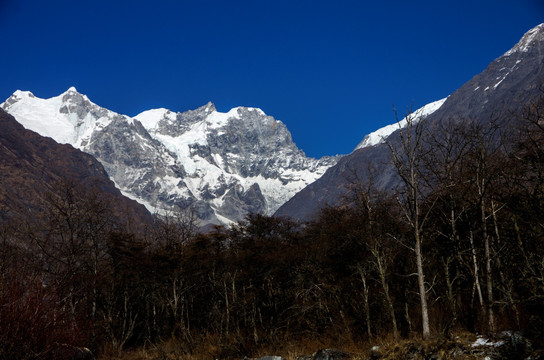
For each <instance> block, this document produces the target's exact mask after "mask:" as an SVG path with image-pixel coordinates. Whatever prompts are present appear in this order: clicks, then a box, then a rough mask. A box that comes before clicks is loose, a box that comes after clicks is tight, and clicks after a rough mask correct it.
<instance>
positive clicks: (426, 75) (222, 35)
mask: <svg viewBox="0 0 544 360" xmlns="http://www.w3.org/2000/svg"><path fill="white" fill-rule="evenodd" d="M542 22H544V0H511V1H503V0H457V1H436V0H434V1H406V0H402V1H397V0H395V1H364V0H356V1H351V0H334V1H333V0H331V1H321V0H251V1H249V0H247V1H246V0H154V1H139V0H132V1H128V0H127V1H117V0H93V1H83V0H82V1H74V0H66V1H64V0H49V1H43V0H0V46H1V52H0V69H1V70H2V72H1V74H2V75H1V80H0V101H3V100H4V99H6V98H7V97H9V96H10V95H11V94H12V93H13V92H14V91H15V90H17V89H21V90H29V91H32V92H33V93H34V94H35V95H36V96H39V97H52V96H56V95H58V94H60V93H62V92H64V91H65V90H66V89H68V87H70V86H75V87H76V88H77V89H78V90H79V91H80V92H82V93H84V94H86V95H88V96H89V98H90V99H91V100H92V101H93V102H95V103H97V104H98V105H101V106H104V107H106V108H108V109H111V110H113V111H116V112H119V113H122V114H126V115H130V116H134V115H136V114H138V113H140V112H141V111H144V110H147V109H151V108H158V107H164V108H168V109H171V110H173V111H185V110H190V109H195V108H197V107H199V106H201V105H204V104H206V103H207V102H208V101H212V102H213V103H214V104H215V105H216V107H217V109H218V110H219V111H224V112H226V111H228V110H229V109H230V108H232V107H235V106H253V107H259V108H261V109H263V110H264V111H265V112H266V113H267V114H268V115H271V116H274V118H276V119H278V120H282V121H283V122H284V123H285V124H287V127H288V128H289V130H290V131H291V133H292V135H293V139H294V141H295V142H296V143H297V145H298V146H299V147H300V148H302V149H303V150H304V151H305V152H306V154H307V155H310V156H314V157H319V156H323V155H334V154H344V153H349V152H351V151H352V150H353V148H354V147H355V146H356V145H357V144H358V143H359V141H361V140H362V138H363V137H364V135H366V134H367V133H369V132H372V131H374V130H376V129H378V128H380V127H382V126H384V125H388V124H390V123H393V122H394V121H395V118H394V115H393V111H392V106H393V105H395V107H396V108H398V109H399V112H400V111H402V112H403V111H404V110H405V109H406V108H407V107H409V106H410V105H412V106H413V107H414V109H415V108H418V107H420V106H423V105H425V104H426V103H429V102H432V101H435V100H438V99H440V98H443V97H446V96H447V95H449V94H450V93H452V92H453V91H455V90H456V89H457V88H459V87H460V86H461V85H462V84H463V83H465V82H466V81H468V80H469V79H470V78H472V77H473V76H474V75H476V74H478V73H479V72H481V71H482V70H483V69H484V68H485V67H486V66H487V65H488V64H489V63H490V62H491V61H493V60H494V59H495V58H497V57H499V56H500V55H502V54H503V53H504V52H506V51H507V50H509V49H510V48H511V47H512V46H513V45H514V44H515V43H516V42H517V41H518V40H519V39H520V38H521V36H522V35H523V34H524V33H525V32H526V31H527V30H529V29H530V28H532V27H534V26H536V25H538V24H539V23H542Z"/></svg>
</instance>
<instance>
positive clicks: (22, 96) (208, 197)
mask: <svg viewBox="0 0 544 360" xmlns="http://www.w3.org/2000/svg"><path fill="white" fill-rule="evenodd" d="M0 106H1V107H2V108H3V109H5V110H6V111H7V112H9V113H10V114H12V115H13V116H14V117H15V118H16V119H17V121H19V122H20V123H21V124H22V125H23V126H24V127H25V128H27V129H31V130H34V131H36V132H38V133H39V134H40V135H43V136H48V137H51V138H53V139H54V140H56V141H57V142H59V143H68V144H71V145H73V146H74V147H76V148H79V149H81V150H83V151H85V152H87V153H90V154H92V155H94V156H95V157H96V158H97V159H98V160H99V161H100V162H101V163H102V164H103V165H104V167H105V169H106V171H107V172H108V174H109V176H110V177H111V179H112V180H113V181H114V182H115V183H116V185H117V186H118V187H119V188H120V189H121V190H122V191H123V193H124V194H125V195H127V196H129V197H130V198H132V199H135V200H137V201H139V202H141V203H142V204H144V205H146V206H147V207H148V208H149V209H150V210H151V211H158V212H161V211H167V210H177V209H191V210H192V211H194V212H195V214H196V216H197V218H199V219H200V220H201V224H202V225H204V224H208V223H215V224H220V223H229V222H232V221H237V220H240V219H242V218H243V217H244V216H245V214H247V213H248V212H256V213H264V214H272V213H274V211H276V210H277V209H278V208H279V207H280V206H281V205H282V204H283V203H285V202H286V201H287V200H289V199H290V198H291V197H292V196H293V195H294V194H295V193H296V192H298V191H300V190H301V189H302V188H304V187H305V186H306V185H308V184H309V183H311V182H313V181H315V180H316V179H317V178H319V177H320V176H321V175H322V174H323V173H324V172H325V170H326V169H327V168H329V167H330V166H332V165H334V164H335V163H336V162H337V160H338V157H325V158H322V159H313V158H308V157H306V156H305V154H304V153H303V152H302V151H301V150H299V149H298V148H297V146H296V145H295V143H293V141H292V139H291V134H290V133H289V131H288V130H287V128H286V127H285V125H284V124H283V123H282V122H281V121H278V120H275V119H274V118H272V117H271V116H267V115H266V114H265V113H264V112H263V111H262V110H260V109H256V108H246V107H238V108H234V109H232V110H230V111H228V112H226V113H222V112H219V111H217V110H216V109H215V107H214V105H213V104H212V103H208V104H206V105H205V106H202V107H200V108H198V109H196V110H191V111H186V112H183V113H175V112H172V111H170V110H168V109H153V110H148V111H144V112H143V113H141V114H139V115H137V116H135V117H129V116H126V115H121V114H117V113H115V112H112V111H110V110H107V109H105V108H102V107H100V106H98V105H96V104H94V103H92V102H91V101H90V100H89V99H88V98H87V96H85V95H82V94H80V93H79V92H77V90H76V89H75V88H73V87H72V88H70V89H68V90H67V91H66V92H64V93H63V94H61V95H59V96H56V97H53V98H50V99H41V98H38V97H36V96H34V95H33V94H32V93H30V92H28V91H19V90H18V91H16V92H15V93H14V94H13V95H12V96H11V97H10V98H8V99H7V100H6V101H5V102H4V103H2V104H1V105H0Z"/></svg>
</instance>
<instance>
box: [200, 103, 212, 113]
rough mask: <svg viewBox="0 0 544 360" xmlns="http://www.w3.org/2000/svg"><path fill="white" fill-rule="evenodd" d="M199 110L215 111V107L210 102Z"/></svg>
mask: <svg viewBox="0 0 544 360" xmlns="http://www.w3.org/2000/svg"><path fill="white" fill-rule="evenodd" d="M200 109H202V110H204V111H206V112H213V111H216V109H215V105H214V104H213V103H212V102H211V101H208V103H207V104H206V105H204V106H202V107H200Z"/></svg>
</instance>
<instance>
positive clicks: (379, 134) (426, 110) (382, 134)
mask: <svg viewBox="0 0 544 360" xmlns="http://www.w3.org/2000/svg"><path fill="white" fill-rule="evenodd" d="M446 99H447V98H444V99H441V100H437V101H434V102H432V103H429V104H427V105H425V106H423V107H421V108H419V109H417V110H416V111H414V112H413V113H412V114H411V115H410V116H412V118H413V120H414V121H416V122H417V121H419V120H420V119H421V118H424V117H426V116H429V115H431V114H432V113H434V112H435V111H436V110H438V109H440V107H441V106H442V104H443V103H444V102H445V101H446ZM405 126H406V118H403V119H402V120H400V121H399V122H398V123H395V124H391V125H387V126H384V127H383V128H381V129H378V130H376V131H374V132H371V133H370V134H368V135H366V136H365V137H364V138H363V141H361V142H360V143H359V145H357V147H356V148H355V150H357V149H361V148H364V147H368V146H374V145H376V144H380V143H383V142H385V140H386V139H387V138H388V137H389V135H391V134H392V133H393V132H395V131H396V130H398V129H402V128H404V127H405Z"/></svg>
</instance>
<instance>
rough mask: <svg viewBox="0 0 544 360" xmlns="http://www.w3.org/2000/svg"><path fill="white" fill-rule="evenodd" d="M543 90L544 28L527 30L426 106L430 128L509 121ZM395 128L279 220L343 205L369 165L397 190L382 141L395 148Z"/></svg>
mask: <svg viewBox="0 0 544 360" xmlns="http://www.w3.org/2000/svg"><path fill="white" fill-rule="evenodd" d="M542 85H544V24H541V25H538V26H536V27H535V28H533V29H531V30H529V31H528V32H527V33H526V34H525V35H524V36H523V38H522V39H521V40H520V41H519V42H518V44H516V45H515V46H514V47H513V48H512V49H511V50H509V51H508V52H506V53H505V54H504V55H503V56H501V57H499V58H498V59H496V60H495V61H493V62H492V63H491V64H489V66H488V67H487V68H486V69H485V70H484V71H483V72H481V73H480V74H478V75H476V76H474V77H473V78H472V79H471V80H469V81H468V82H467V83H465V84H464V85H463V86H462V87H461V88H459V89H458V90H457V91H455V92H454V93H453V94H451V95H450V96H449V97H448V98H447V99H446V100H445V101H443V103H442V104H440V103H439V102H435V103H431V104H429V105H427V106H426V108H428V109H429V108H431V109H432V110H434V111H432V112H427V111H423V113H427V121H428V122H429V123H432V122H439V121H441V120H446V119H449V118H459V119H462V118H466V119H468V118H470V119H476V120H478V121H479V122H482V123H484V122H487V121H489V120H490V119H491V118H501V117H503V118H504V117H508V116H509V115H510V111H515V110H517V108H519V107H520V106H522V105H523V104H526V103H527V102H528V101H531V100H532V99H534V98H536V96H538V95H539V94H540V90H539V87H540V86H542ZM433 104H434V105H433ZM439 104H440V106H438V107H437V106H436V105H439ZM422 109H425V107H424V108H422ZM422 109H420V110H418V111H422ZM418 111H416V112H415V115H417V112H418ZM401 125H402V124H401ZM395 127H396V128H397V129H398V125H397V124H395V125H391V126H390V127H386V128H384V129H381V130H379V131H377V132H376V133H375V134H374V133H373V134H371V135H370V136H367V137H366V138H365V139H364V140H363V141H362V142H361V144H360V145H359V146H358V147H357V148H356V150H355V151H354V152H352V153H351V154H349V155H347V156H345V157H343V158H342V159H341V160H340V161H339V162H338V164H336V165H335V166H333V167H331V168H330V169H329V170H327V172H326V173H325V174H324V175H323V176H322V177H321V178H320V179H319V180H317V181H316V182H314V183H312V184H310V185H309V186H307V187H306V188H305V189H303V190H302V191H300V192H299V193H297V194H296V195H295V196H294V197H293V198H291V199H290V200H289V201H288V202H287V203H286V204H284V205H283V206H282V207H280V208H279V209H278V211H277V212H276V215H278V216H288V217H293V218H296V219H306V220H307V219H311V218H312V217H313V216H314V215H315V214H316V213H317V211H318V210H319V209H320V208H322V207H324V206H326V205H338V204H340V203H341V202H342V201H343V197H344V196H345V195H346V194H347V190H348V188H349V186H350V181H352V180H354V179H355V178H357V179H365V178H367V177H368V176H369V174H368V166H369V164H371V165H372V166H375V167H376V168H377V169H378V173H379V176H378V177H377V178H376V179H375V181H376V182H377V185H378V186H380V187H382V188H391V187H392V186H394V184H396V183H397V181H398V179H397V178H396V176H395V171H394V168H393V166H392V165H391V161H390V158H389V154H390V150H389V148H388V146H387V145H386V144H385V143H384V142H383V140H384V139H385V138H389V139H390V140H391V141H392V143H393V144H395V143H396V141H397V139H396V138H395V137H396V136H395V135H396V134H397V133H396V132H392V131H391V130H393V129H395Z"/></svg>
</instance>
